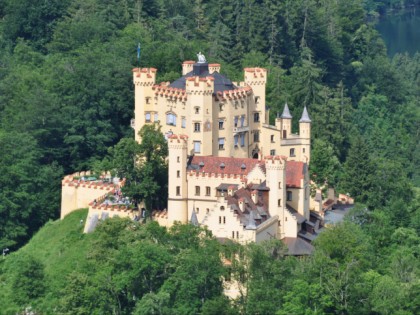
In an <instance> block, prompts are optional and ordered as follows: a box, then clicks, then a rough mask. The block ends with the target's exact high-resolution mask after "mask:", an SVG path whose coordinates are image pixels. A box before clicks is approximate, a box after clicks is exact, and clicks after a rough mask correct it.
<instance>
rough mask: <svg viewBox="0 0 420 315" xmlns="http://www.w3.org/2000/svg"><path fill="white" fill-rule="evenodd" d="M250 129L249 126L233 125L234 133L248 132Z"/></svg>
mask: <svg viewBox="0 0 420 315" xmlns="http://www.w3.org/2000/svg"><path fill="white" fill-rule="evenodd" d="M247 131H249V126H244V127H233V133H240V132H247Z"/></svg>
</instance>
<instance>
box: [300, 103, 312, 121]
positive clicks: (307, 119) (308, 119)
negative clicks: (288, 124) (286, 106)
mask: <svg viewBox="0 0 420 315" xmlns="http://www.w3.org/2000/svg"><path fill="white" fill-rule="evenodd" d="M299 122H301V123H310V122H311V118H309V114H308V110H307V109H306V106H305V107H304V108H303V113H302V117H301V118H300V120H299Z"/></svg>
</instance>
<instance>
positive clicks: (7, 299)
mask: <svg viewBox="0 0 420 315" xmlns="http://www.w3.org/2000/svg"><path fill="white" fill-rule="evenodd" d="M86 216H87V209H81V210H77V211H74V212H72V213H71V214H69V215H68V216H66V217H65V218H64V220H57V221H50V222H48V223H47V224H45V225H44V227H42V228H41V229H40V230H39V232H38V233H37V234H36V235H35V236H34V237H33V238H32V239H31V240H30V241H29V242H28V244H26V245H25V246H24V247H22V248H21V249H19V250H18V251H17V252H15V253H11V254H10V255H8V256H7V257H6V259H4V260H3V261H2V263H1V265H0V267H2V268H0V270H1V271H0V272H2V274H0V291H1V292H2V293H0V305H3V306H6V308H4V309H3V310H0V314H15V313H14V311H16V310H17V307H18V309H19V310H22V306H18V305H15V304H14V303H13V298H12V296H13V292H12V290H11V288H10V285H11V283H10V276H9V275H10V273H13V265H14V261H16V260H18V259H19V257H20V256H23V255H25V254H29V255H31V256H33V257H35V258H37V259H38V260H39V261H41V262H42V263H43V265H44V271H45V275H46V278H47V287H48V288H47V292H58V291H59V290H60V289H61V288H62V287H63V285H64V284H65V283H66V278H67V275H68V274H70V273H71V272H72V271H73V270H75V269H79V267H81V264H83V265H84V264H86V254H87V251H88V249H89V244H90V242H89V239H91V237H92V236H91V235H87V234H83V225H84V222H85V220H86ZM81 220H83V223H81ZM47 294H48V293H47ZM57 298H58V297H56V296H49V297H48V298H47V299H44V300H50V301H53V300H55V299H57ZM3 312H4V313H3Z"/></svg>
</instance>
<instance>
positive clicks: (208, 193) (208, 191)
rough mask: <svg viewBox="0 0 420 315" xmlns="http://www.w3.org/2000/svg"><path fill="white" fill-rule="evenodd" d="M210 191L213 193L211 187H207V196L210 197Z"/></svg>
mask: <svg viewBox="0 0 420 315" xmlns="http://www.w3.org/2000/svg"><path fill="white" fill-rule="evenodd" d="M210 191H211V189H210V187H209V186H207V187H206V196H210Z"/></svg>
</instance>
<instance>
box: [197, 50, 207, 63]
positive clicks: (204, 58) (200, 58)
mask: <svg viewBox="0 0 420 315" xmlns="http://www.w3.org/2000/svg"><path fill="white" fill-rule="evenodd" d="M197 58H198V62H197V63H206V62H207V60H206V57H205V56H204V55H203V54H202V53H201V51H200V52H199V53H198V54H197Z"/></svg>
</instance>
